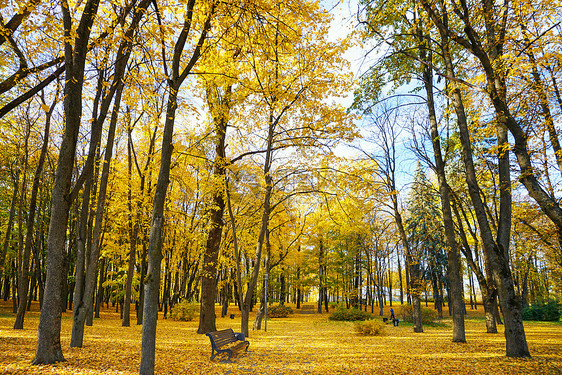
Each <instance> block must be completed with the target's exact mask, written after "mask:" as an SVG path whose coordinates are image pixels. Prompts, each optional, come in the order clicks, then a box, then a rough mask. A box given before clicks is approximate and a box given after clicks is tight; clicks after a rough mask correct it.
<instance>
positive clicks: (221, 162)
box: [197, 85, 232, 334]
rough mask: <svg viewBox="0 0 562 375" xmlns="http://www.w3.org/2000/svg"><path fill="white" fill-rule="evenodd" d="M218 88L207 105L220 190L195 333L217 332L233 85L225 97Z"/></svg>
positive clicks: (210, 91) (213, 89) (211, 91)
mask: <svg viewBox="0 0 562 375" xmlns="http://www.w3.org/2000/svg"><path fill="white" fill-rule="evenodd" d="M218 91H219V90H218V88H217V87H210V88H208V90H207V104H208V105H209V108H210V110H211V113H212V116H213V122H214V127H215V133H216V144H215V153H216V156H215V160H214V163H213V164H214V166H213V177H214V178H215V179H217V180H218V181H219V182H220V184H219V186H220V188H218V189H216V190H215V191H214V192H213V204H212V205H211V209H210V211H211V213H210V221H209V233H208V235H207V244H206V247H205V252H204V254H203V272H202V276H201V309H200V313H199V328H198V329H197V333H201V334H203V333H207V332H212V331H216V330H217V329H216V326H215V318H216V316H215V299H216V292H217V269H218V258H219V250H220V244H221V238H222V228H223V216H224V209H225V201H224V178H225V173H226V152H225V141H226V128H227V126H228V118H229V110H230V94H231V92H232V85H228V86H227V87H226V88H225V90H224V97H223V98H221V97H220V95H219V94H218V93H217V92H218Z"/></svg>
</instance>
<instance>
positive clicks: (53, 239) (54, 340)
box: [33, 0, 99, 365]
mask: <svg viewBox="0 0 562 375" xmlns="http://www.w3.org/2000/svg"><path fill="white" fill-rule="evenodd" d="M98 6H99V0H88V1H87V3H86V4H85V7H84V11H83V14H82V17H81V20H80V24H79V25H78V28H77V29H76V33H75V36H76V37H75V40H74V46H72V45H71V41H72V35H73V33H72V29H73V28H72V18H71V14H70V8H69V5H68V3H67V2H66V1H63V2H62V5H61V9H62V13H63V20H64V34H65V40H66V41H65V70H66V85H65V92H64V113H65V116H66V117H65V119H66V126H65V129H64V135H63V139H62V143H61V147H60V152H59V159H58V162H57V171H56V174H55V182H54V186H53V192H52V203H51V219H50V224H49V234H48V239H47V251H48V253H47V279H46V282H45V296H44V299H43V306H42V308H41V316H40V318H39V329H38V341H37V351H36V353H35V359H34V360H33V364H36V365H37V364H49V363H54V362H59V361H64V360H65V359H64V356H63V354H62V349H61V344H60V329H61V312H62V311H61V303H62V295H61V284H62V282H63V278H64V277H65V276H66V275H65V274H63V273H62V272H61V269H63V268H62V265H63V264H64V257H65V254H64V249H65V241H66V229H67V223H68V213H69V211H70V205H71V203H72V202H71V200H70V196H69V193H70V183H71V177H72V168H73V166H74V159H75V151H76V142H77V139H78V132H79V129H80V119H81V116H82V87H83V82H84V67H85V63H86V53H87V46H88V40H89V37H90V31H91V29H92V25H93V23H94V19H95V17H96V14H97V11H98Z"/></svg>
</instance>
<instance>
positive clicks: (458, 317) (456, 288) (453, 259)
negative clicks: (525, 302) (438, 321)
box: [420, 37, 466, 342]
mask: <svg viewBox="0 0 562 375" xmlns="http://www.w3.org/2000/svg"><path fill="white" fill-rule="evenodd" d="M420 39H421V40H422V43H423V45H422V46H421V48H420V51H421V52H420V56H421V58H422V60H428V62H429V64H428V65H424V67H423V78H424V86H425V91H426V95H427V108H428V111H429V124H430V128H431V131H430V132H431V142H432V145H433V156H434V159H435V172H436V174H437V180H438V183H439V195H440V197H441V210H442V212H443V226H444V228H445V241H446V244H447V249H446V251H447V261H448V268H447V278H448V279H449V286H450V291H451V294H450V295H449V298H450V302H451V305H452V306H451V307H452V314H453V342H466V337H465V328H464V295H463V284H462V278H461V262H460V257H459V253H458V249H457V242H456V238H455V227H454V222H453V214H452V211H451V198H450V187H449V185H448V184H447V177H446V173H445V161H444V159H443V155H442V152H441V141H440V136H439V129H438V125H437V116H436V114H435V104H434V95H433V72H432V68H431V67H430V66H432V65H433V64H432V61H431V60H432V58H431V54H430V55H429V56H427V53H426V49H425V48H424V45H425V40H424V38H422V37H420ZM428 39H429V38H428ZM427 51H431V48H427ZM435 302H436V303H437V302H438V301H435ZM439 303H441V301H439ZM439 307H440V308H439V311H440V314H441V317H442V316H443V310H442V309H441V307H442V306H439Z"/></svg>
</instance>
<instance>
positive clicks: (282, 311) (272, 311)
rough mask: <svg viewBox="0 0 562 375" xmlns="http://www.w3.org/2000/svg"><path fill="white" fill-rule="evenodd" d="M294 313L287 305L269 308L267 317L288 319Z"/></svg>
mask: <svg viewBox="0 0 562 375" xmlns="http://www.w3.org/2000/svg"><path fill="white" fill-rule="evenodd" d="M292 313H293V309H291V308H290V307H289V306H285V305H275V306H271V307H268V308H267V316H268V317H270V318H286V317H287V316H289V314H292Z"/></svg>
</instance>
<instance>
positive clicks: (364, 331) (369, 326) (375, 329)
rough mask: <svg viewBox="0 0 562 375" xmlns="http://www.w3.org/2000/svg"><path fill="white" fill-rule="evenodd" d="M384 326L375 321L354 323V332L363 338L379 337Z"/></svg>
mask: <svg viewBox="0 0 562 375" xmlns="http://www.w3.org/2000/svg"><path fill="white" fill-rule="evenodd" d="M385 327H386V325H385V324H384V323H383V322H377V321H375V320H366V321H362V322H355V330H356V331H357V333H359V334H360V335H363V336H380V335H382V334H383V333H384V328H385Z"/></svg>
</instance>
